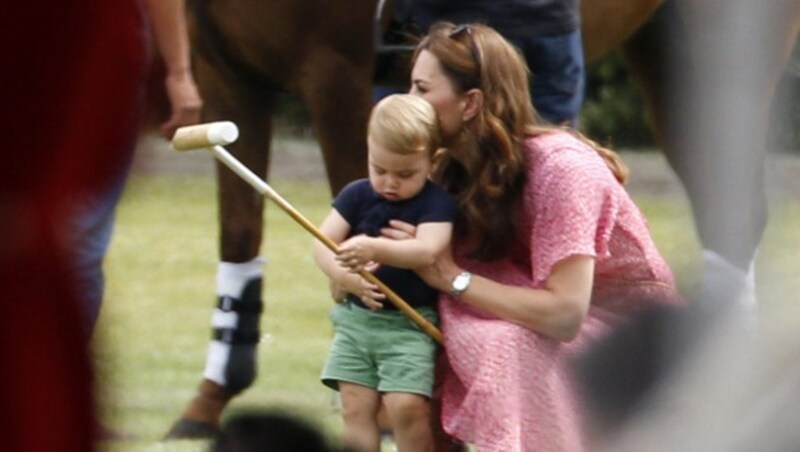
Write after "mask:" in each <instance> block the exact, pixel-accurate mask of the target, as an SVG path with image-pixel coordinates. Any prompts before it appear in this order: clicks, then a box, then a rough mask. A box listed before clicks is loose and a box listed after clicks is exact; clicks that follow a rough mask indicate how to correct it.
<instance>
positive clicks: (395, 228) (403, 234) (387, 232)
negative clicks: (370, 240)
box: [381, 220, 417, 240]
mask: <svg viewBox="0 0 800 452" xmlns="http://www.w3.org/2000/svg"><path fill="white" fill-rule="evenodd" d="M381 235H382V236H383V237H386V238H389V239H394V240H408V239H413V238H414V237H416V235H417V227H416V226H414V225H413V224H409V223H406V222H405V221H400V220H389V226H387V227H385V228H381Z"/></svg>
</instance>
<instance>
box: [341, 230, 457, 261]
mask: <svg viewBox="0 0 800 452" xmlns="http://www.w3.org/2000/svg"><path fill="white" fill-rule="evenodd" d="M452 232H453V224H452V223H447V222H437V223H422V224H420V225H419V226H417V233H416V236H415V237H414V238H412V239H409V240H392V239H387V238H385V237H368V236H365V235H359V236H356V237H351V238H349V239H347V240H345V241H344V242H343V243H341V244H340V245H339V255H338V256H336V257H335V259H336V260H337V261H339V262H340V263H341V264H342V265H345V266H347V267H348V268H350V269H351V270H353V271H360V270H361V269H363V268H364V266H365V265H367V264H369V263H370V262H372V261H374V262H378V263H381V264H385V265H391V266H392V267H399V268H417V267H421V266H427V265H431V264H433V262H434V260H435V258H436V256H438V255H439V253H441V252H442V251H443V250H444V249H445V248H446V247H447V246H448V245H449V244H450V236H451V235H452Z"/></svg>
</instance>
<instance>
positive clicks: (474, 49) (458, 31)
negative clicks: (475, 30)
mask: <svg viewBox="0 0 800 452" xmlns="http://www.w3.org/2000/svg"><path fill="white" fill-rule="evenodd" d="M462 35H466V36H467V39H468V40H469V44H468V45H469V50H470V52H471V53H472V60H473V61H475V66H476V67H477V68H478V74H480V73H481V66H482V64H481V54H480V51H479V50H478V46H477V45H476V44H475V37H473V36H472V26H470V25H469V24H461V25H457V26H455V27H454V28H453V29H452V30H451V31H450V34H448V37H449V38H450V39H455V40H458V39H459V36H462Z"/></svg>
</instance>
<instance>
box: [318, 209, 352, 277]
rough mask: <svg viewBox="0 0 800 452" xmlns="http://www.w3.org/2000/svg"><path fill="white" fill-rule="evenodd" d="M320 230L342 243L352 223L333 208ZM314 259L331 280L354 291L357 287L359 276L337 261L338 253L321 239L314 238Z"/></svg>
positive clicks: (334, 240) (336, 241) (335, 241)
mask: <svg viewBox="0 0 800 452" xmlns="http://www.w3.org/2000/svg"><path fill="white" fill-rule="evenodd" d="M319 230H320V232H322V233H323V234H325V235H326V236H327V237H328V238H329V239H331V240H332V241H333V242H334V243H336V244H339V243H342V241H343V240H344V239H345V238H346V237H347V234H348V233H349V232H350V225H349V224H348V223H347V221H346V220H345V219H344V218H343V217H342V216H341V215H340V214H339V212H337V211H336V209H331V211H330V212H329V213H328V216H327V217H325V219H324V220H323V221H322V224H321V225H320V226H319ZM314 261H315V262H316V263H317V266H318V267H319V268H320V270H322V272H323V273H325V275H327V276H328V278H330V280H331V281H333V282H335V283H337V284H339V285H340V286H343V287H345V288H346V289H347V290H350V291H353V292H354V290H352V289H355V288H356V287H357V281H358V280H357V278H359V276H358V275H356V274H353V273H352V272H350V271H349V270H348V269H346V268H344V267H342V266H341V265H340V264H339V262H337V261H336V255H335V254H334V253H333V251H331V250H330V249H329V248H328V247H327V246H325V245H324V244H323V243H322V242H320V241H319V240H314Z"/></svg>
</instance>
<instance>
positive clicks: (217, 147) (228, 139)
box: [171, 121, 443, 344]
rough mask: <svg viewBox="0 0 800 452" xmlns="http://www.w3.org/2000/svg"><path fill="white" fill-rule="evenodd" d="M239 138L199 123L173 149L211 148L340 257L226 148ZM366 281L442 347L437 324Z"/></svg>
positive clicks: (230, 126) (225, 127)
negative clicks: (224, 146)
mask: <svg viewBox="0 0 800 452" xmlns="http://www.w3.org/2000/svg"><path fill="white" fill-rule="evenodd" d="M237 138H239V128H238V127H236V124H234V123H232V122H230V121H221V122H210V123H206V124H197V125H193V126H188V127H181V128H179V129H178V130H177V131H175V136H174V137H173V138H172V143H171V144H172V148H173V149H175V150H176V151H192V150H195V149H208V150H210V151H211V153H212V154H214V157H216V158H217V159H218V160H219V161H221V162H222V163H224V164H225V166H227V167H228V168H230V169H231V170H232V171H233V172H235V173H236V174H238V175H239V176H240V177H241V178H242V179H244V180H245V182H247V183H248V184H250V185H251V186H252V187H253V188H254V189H256V191H258V192H259V193H260V194H261V195H264V196H266V197H268V198H269V199H271V200H272V201H274V202H275V204H277V205H278V207H280V208H281V209H282V210H283V211H284V212H286V213H288V214H289V216H291V217H292V218H294V220H295V221H297V222H298V223H299V224H300V226H302V227H303V228H305V230H306V231H308V232H310V233H311V235H313V236H314V237H316V238H317V240H319V241H320V242H322V243H323V244H324V245H325V246H326V247H328V248H329V249H330V250H331V251H333V252H334V253H336V254H338V253H339V247H338V246H337V245H336V243H334V242H333V241H332V240H331V239H330V238H328V236H326V235H325V234H323V233H322V231H320V230H319V229H317V227H316V226H314V224H312V223H311V222H310V221H308V219H306V217H304V216H303V215H302V214H301V213H300V212H299V211H297V209H295V208H294V207H293V206H292V205H291V204H289V202H288V201H286V200H285V199H283V197H282V196H281V195H280V194H278V192H276V191H275V190H273V189H272V187H270V186H269V184H267V183H266V182H264V181H263V180H262V179H261V178H259V177H258V176H256V175H255V173H253V172H252V171H250V169H248V168H247V167H246V166H244V165H243V164H242V163H241V162H239V161H238V160H236V158H235V157H234V156H232V155H231V154H230V153H229V152H228V151H227V150H225V148H223V147H222V146H223V145H226V144H230V143H233V142H234V141H236V139H237ZM358 274H359V275H360V276H361V277H362V278H364V279H366V280H367V281H369V282H370V283H372V284H374V285H376V286H377V287H378V289H379V290H380V291H381V292H383V293H384V294H385V295H386V298H387V299H388V300H389V301H390V302H392V304H394V305H395V306H396V307H397V308H398V309H399V310H401V311H403V313H405V314H406V315H407V316H408V317H409V318H411V320H412V321H413V322H414V323H416V324H417V325H418V326H419V327H420V328H422V330H423V331H424V332H426V333H428V334H429V335H430V336H431V337H432V338H433V339H434V340H436V342H438V343H439V344H442V343H443V342H442V333H441V332H440V331H439V329H438V328H436V326H435V325H433V324H432V323H431V322H430V321H429V320H428V319H426V318H425V317H423V316H422V315H421V314H420V313H418V312H417V311H415V310H414V308H412V307H411V306H409V304H408V303H406V302H405V301H404V300H403V299H402V298H400V296H399V295H397V294H396V293H395V292H394V291H393V290H392V289H390V288H389V287H388V286H386V284H384V283H383V282H382V281H381V280H379V279H378V278H377V277H376V276H375V275H374V274H372V273H370V272H368V271H364V270H362V271H360V272H359V273H358Z"/></svg>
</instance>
